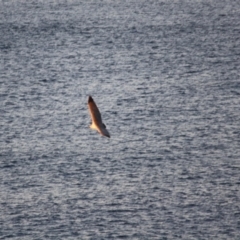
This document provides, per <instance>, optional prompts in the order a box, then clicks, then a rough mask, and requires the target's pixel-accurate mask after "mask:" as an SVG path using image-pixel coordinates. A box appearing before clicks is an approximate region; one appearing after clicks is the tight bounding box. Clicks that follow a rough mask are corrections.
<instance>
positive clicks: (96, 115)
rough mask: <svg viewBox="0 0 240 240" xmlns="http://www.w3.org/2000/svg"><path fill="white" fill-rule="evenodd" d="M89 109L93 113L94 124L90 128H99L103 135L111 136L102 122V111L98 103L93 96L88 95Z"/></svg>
mask: <svg viewBox="0 0 240 240" xmlns="http://www.w3.org/2000/svg"><path fill="white" fill-rule="evenodd" d="M88 109H89V112H90V115H91V119H92V124H91V125H90V128H92V129H95V130H97V131H98V132H99V133H100V134H101V135H103V136H105V137H109V138H110V134H109V132H108V130H107V128H106V126H105V124H104V123H103V122H102V117H101V113H100V112H99V110H98V107H97V105H96V103H95V102H94V100H93V98H92V97H91V96H89V97H88Z"/></svg>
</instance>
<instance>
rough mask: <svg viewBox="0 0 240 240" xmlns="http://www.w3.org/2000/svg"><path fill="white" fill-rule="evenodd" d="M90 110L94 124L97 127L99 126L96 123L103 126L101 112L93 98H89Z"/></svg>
mask: <svg viewBox="0 0 240 240" xmlns="http://www.w3.org/2000/svg"><path fill="white" fill-rule="evenodd" d="M88 109H89V112H90V115H91V119H92V123H94V124H95V125H97V124H96V123H98V124H102V117H101V113H100V112H99V109H98V107H97V105H96V103H95V102H94V100H93V98H92V97H91V96H89V98H88Z"/></svg>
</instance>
